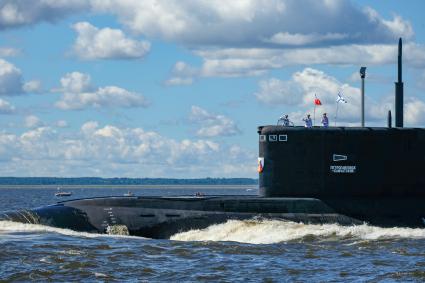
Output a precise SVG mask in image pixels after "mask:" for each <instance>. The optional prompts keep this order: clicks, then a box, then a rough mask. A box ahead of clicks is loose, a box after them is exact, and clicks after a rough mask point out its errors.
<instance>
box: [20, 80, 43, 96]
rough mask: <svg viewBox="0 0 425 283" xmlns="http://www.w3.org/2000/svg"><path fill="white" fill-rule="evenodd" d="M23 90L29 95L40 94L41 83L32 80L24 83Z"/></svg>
mask: <svg viewBox="0 0 425 283" xmlns="http://www.w3.org/2000/svg"><path fill="white" fill-rule="evenodd" d="M22 89H23V90H24V91H25V92H28V93H38V92H40V91H41V90H42V86H41V82H40V81H38V80H32V81H29V82H26V83H24V85H23V87H22Z"/></svg>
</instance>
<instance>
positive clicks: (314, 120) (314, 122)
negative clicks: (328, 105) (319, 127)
mask: <svg viewBox="0 0 425 283" xmlns="http://www.w3.org/2000/svg"><path fill="white" fill-rule="evenodd" d="M316 100H317V95H316V94H314V110H313V127H314V126H316V106H317V104H316Z"/></svg>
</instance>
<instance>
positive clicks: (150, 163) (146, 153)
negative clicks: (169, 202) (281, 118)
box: [0, 121, 256, 178]
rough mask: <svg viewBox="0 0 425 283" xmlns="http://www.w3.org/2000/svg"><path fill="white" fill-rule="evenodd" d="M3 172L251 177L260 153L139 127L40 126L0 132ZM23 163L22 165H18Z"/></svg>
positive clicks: (8, 173) (24, 173)
mask: <svg viewBox="0 0 425 283" xmlns="http://www.w3.org/2000/svg"><path fill="white" fill-rule="evenodd" d="M0 156H1V158H2V160H3V162H5V164H7V166H2V167H1V168H0V174H2V175H10V174H13V175H20V176H46V175H48V176H52V175H54V176H59V175H60V176H87V175H92V176H104V177H113V176H129V177H179V178H188V177H207V176H210V177H239V176H242V177H253V176H256V172H255V167H256V166H255V165H256V153H255V152H250V151H247V150H244V149H243V148H241V147H240V146H238V145H229V146H227V145H224V144H220V143H217V142H212V141H209V140H205V139H198V140H188V139H183V140H175V139H171V138H168V137H165V136H162V135H160V134H159V133H157V132H153V131H145V130H143V129H141V128H119V127H116V126H113V125H105V126H103V127H101V126H99V124H98V123H97V122H95V121H91V122H88V123H86V124H84V125H82V126H81V130H80V131H79V132H67V133H60V132H57V131H55V130H54V129H52V128H50V127H38V128H35V129H31V130H28V131H27V132H25V133H23V134H21V135H15V134H6V133H4V132H2V133H1V132H0ZM18 168H19V170H18Z"/></svg>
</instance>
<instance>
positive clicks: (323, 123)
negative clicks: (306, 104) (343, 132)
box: [322, 113, 329, 128]
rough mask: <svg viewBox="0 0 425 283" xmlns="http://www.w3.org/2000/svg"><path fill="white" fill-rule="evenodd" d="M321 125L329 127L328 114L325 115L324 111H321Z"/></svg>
mask: <svg viewBox="0 0 425 283" xmlns="http://www.w3.org/2000/svg"><path fill="white" fill-rule="evenodd" d="M322 125H323V127H325V128H327V127H329V119H328V116H326V113H323V117H322Z"/></svg>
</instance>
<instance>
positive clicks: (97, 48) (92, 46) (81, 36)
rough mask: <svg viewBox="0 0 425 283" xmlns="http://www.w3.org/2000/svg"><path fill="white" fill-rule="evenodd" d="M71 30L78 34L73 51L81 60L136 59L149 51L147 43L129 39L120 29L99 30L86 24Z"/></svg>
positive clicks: (81, 23) (77, 25)
mask: <svg viewBox="0 0 425 283" xmlns="http://www.w3.org/2000/svg"><path fill="white" fill-rule="evenodd" d="M73 28H74V30H75V31H76V32H77V33H78V37H77V39H76V41H75V43H74V47H73V49H74V52H75V54H76V55H77V56H78V57H80V58H82V59H86V60H93V59H138V58H142V57H144V56H145V55H146V54H147V53H148V52H149V49H150V43H149V42H147V41H137V40H134V39H130V38H128V37H126V35H125V34H124V33H123V32H122V31H121V30H120V29H111V28H102V29H99V28H97V27H95V26H93V25H91V24H90V23H88V22H79V23H76V24H74V25H73Z"/></svg>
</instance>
